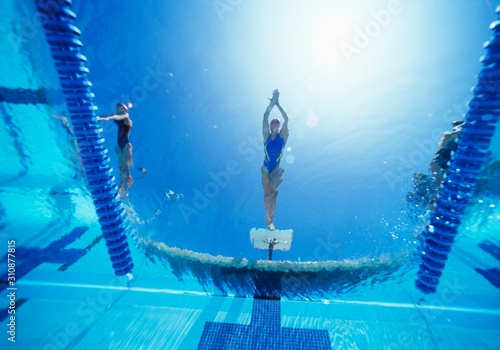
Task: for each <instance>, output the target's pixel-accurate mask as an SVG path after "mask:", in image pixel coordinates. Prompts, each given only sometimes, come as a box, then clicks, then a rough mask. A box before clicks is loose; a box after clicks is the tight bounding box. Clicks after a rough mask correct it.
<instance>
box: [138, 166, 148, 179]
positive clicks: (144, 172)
mask: <svg viewBox="0 0 500 350" xmlns="http://www.w3.org/2000/svg"><path fill="white" fill-rule="evenodd" d="M137 170H139V171H140V172H141V173H142V175H141V177H137V178H136V180H140V179H142V178H143V177H144V176H146V174H147V173H148V170H147V169H146V168H137Z"/></svg>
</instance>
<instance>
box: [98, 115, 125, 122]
mask: <svg viewBox="0 0 500 350" xmlns="http://www.w3.org/2000/svg"><path fill="white" fill-rule="evenodd" d="M124 119H129V116H128V114H111V115H103V116H101V117H97V120H98V121H100V122H105V121H108V120H124Z"/></svg>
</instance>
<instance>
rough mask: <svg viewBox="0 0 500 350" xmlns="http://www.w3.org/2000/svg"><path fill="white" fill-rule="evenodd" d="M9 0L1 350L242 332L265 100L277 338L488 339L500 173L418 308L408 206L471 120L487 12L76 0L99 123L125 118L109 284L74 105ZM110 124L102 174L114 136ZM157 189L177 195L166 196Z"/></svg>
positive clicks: (27, 15)
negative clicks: (278, 284) (277, 163)
mask: <svg viewBox="0 0 500 350" xmlns="http://www.w3.org/2000/svg"><path fill="white" fill-rule="evenodd" d="M5 3H6V4H5V5H4V7H5V11H6V13H7V15H6V16H5V19H4V21H3V23H2V25H1V26H0V30H1V33H0V34H1V35H0V38H2V45H0V56H1V57H2V61H1V63H0V88H1V90H0V92H1V94H0V96H1V99H0V114H1V116H2V121H1V122H0V126H1V127H0V136H1V138H2V140H4V142H3V143H2V144H3V146H2V167H0V186H1V187H0V230H1V231H0V242H1V246H2V247H4V248H1V249H3V250H4V251H1V250H0V253H1V254H2V256H3V254H6V253H7V249H8V243H7V242H8V241H15V246H16V249H17V276H16V277H17V282H16V283H17V284H18V291H17V292H18V295H17V298H18V299H17V304H16V316H17V328H16V330H17V337H16V343H13V342H12V341H9V340H8V333H6V332H5V330H8V326H7V325H5V327H4V328H3V329H2V334H3V335H2V338H1V341H2V349H3V348H6V349H9V348H19V349H89V348H95V349H118V348H119V349H141V348H145V349H150V348H151V349H196V348H197V346H198V344H199V343H200V339H201V338H202V332H203V329H204V327H205V325H206V324H209V323H210V322H225V323H231V324H241V325H252V324H253V323H252V321H251V320H252V316H251V315H252V299H251V298H249V297H248V295H247V293H244V292H242V290H245V288H246V285H247V282H248V281H247V280H246V278H247V277H246V276H244V277H241V276H240V275H238V274H237V273H234V272H231V270H229V273H228V270H224V268H225V267H227V266H233V267H234V266H241V265H238V264H246V263H247V262H250V264H253V263H255V261H256V260H266V259H267V251H264V250H258V249H254V248H253V246H252V244H251V242H250V240H249V231H250V229H251V228H252V227H257V228H259V227H265V225H266V223H265V221H264V208H263V201H262V195H263V194H262V188H261V184H260V166H261V163H262V160H263V150H262V144H261V134H260V133H261V125H262V120H261V118H262V115H263V113H264V111H265V108H266V107H267V103H268V100H267V98H269V97H271V94H272V91H273V90H274V89H275V88H278V89H279V90H280V93H281V95H280V103H281V104H282V106H283V107H284V108H285V109H286V111H287V112H288V114H289V116H290V122H289V128H290V138H289V140H288V143H287V150H286V152H285V154H284V156H283V161H282V166H283V168H284V169H285V174H284V181H283V183H282V185H281V186H280V189H279V196H278V214H277V217H276V222H275V224H276V227H277V228H278V229H293V230H294V236H293V242H292V246H291V249H290V250H289V251H275V252H274V256H273V258H274V260H275V261H277V262H276V264H275V265H273V266H280V267H277V269H278V270H279V269H283V271H290V270H291V271H292V272H294V271H302V272H300V273H299V272H298V275H293V274H287V275H286V278H285V279H284V280H283V281H282V282H283V283H284V285H286V286H287V290H286V291H284V294H283V295H286V297H284V298H283V299H282V301H281V327H283V328H291V329H293V330H296V329H310V330H327V331H328V336H329V340H330V345H331V347H332V348H335V349H337V348H339V349H368V348H370V349H371V348H377V349H378V348H380V349H396V348H401V347H403V346H405V347H408V348H412V349H442V348H467V349H469V348H491V349H494V348H496V347H497V346H498V343H499V342H500V327H499V326H498V325H499V324H500V323H499V321H500V320H499V318H500V310H499V308H500V293H499V290H498V288H499V285H500V283H499V282H498V278H499V277H498V276H499V274H498V269H499V267H500V266H499V256H498V247H499V245H500V241H499V239H498V236H497V234H498V232H499V230H500V211H499V210H500V209H499V208H500V200H499V196H500V195H499V192H498V187H496V186H497V184H498V178H499V176H500V174H499V173H498V167H497V168H490V170H491V169H493V170H492V171H489V172H487V173H485V175H484V181H485V184H486V185H485V186H484V188H483V190H482V191H480V192H479V193H478V194H477V196H476V197H474V198H473V200H471V204H470V206H469V208H468V210H467V213H466V217H465V219H464V222H463V224H462V226H461V229H460V231H459V234H458V236H457V239H456V243H455V245H454V247H453V250H452V253H451V255H450V258H449V260H448V262H447V265H446V268H445V270H444V273H443V277H442V280H441V283H440V285H439V286H438V291H437V293H436V294H433V295H429V296H426V295H424V294H422V293H421V292H419V291H417V290H416V289H415V287H414V281H415V278H416V271H417V269H418V263H419V255H418V249H419V248H420V245H419V240H418V238H417V236H418V235H419V233H420V232H422V230H423V229H424V227H425V224H426V218H428V217H427V216H426V215H428V213H425V210H422V209H421V208H415V207H413V206H412V205H411V204H409V203H407V201H406V195H407V193H408V192H409V191H411V190H412V177H413V174H414V173H416V172H424V173H425V172H427V168H428V165H429V162H430V160H431V159H432V158H433V156H434V152H435V151H436V148H437V143H438V141H439V139H440V137H441V135H442V133H443V132H444V131H445V130H448V129H449V128H450V123H451V121H453V120H456V119H461V118H464V116H465V113H466V112H467V101H468V100H469V99H470V98H471V96H472V94H471V88H472V87H473V86H474V85H475V83H476V80H475V76H476V75H477V74H478V73H479V71H480V70H481V65H480V63H479V58H480V57H481V56H482V55H483V54H484V49H483V47H482V44H483V42H485V41H486V40H488V39H489V38H490V37H491V31H490V30H489V28H488V27H489V24H490V23H491V22H492V21H494V20H496V18H497V17H496V15H495V11H494V9H495V6H497V5H498V4H500V2H498V1H475V2H472V1H471V2H466V1H447V2H439V3H436V2H432V1H423V0H422V1H411V2H408V1H370V2H368V1H362V0H357V1H337V2H329V1H315V2H312V3H311V2H305V1H287V2H284V1H278V0H276V1H274V0H273V1H266V2H264V1H252V2H251V1H229V0H227V1H226V0H221V1H204V2H200V1H187V2H182V3H176V2H171V1H169V2H160V1H157V2H153V3H150V4H147V5H144V4H141V3H139V2H136V3H123V2H118V1H108V2H88V1H87V2H75V4H73V6H72V8H73V11H74V12H75V13H76V14H77V17H78V18H77V21H76V24H77V26H78V27H79V29H80V30H81V32H82V37H81V40H82V42H83V43H84V47H83V49H82V53H83V54H84V55H86V56H87V59H88V61H87V67H88V68H89V69H90V76H89V79H90V80H91V81H92V83H93V87H92V91H93V92H94V93H95V99H94V103H95V105H96V106H98V108H99V110H98V114H110V113H112V112H113V111H114V105H115V103H116V102H117V101H123V102H128V103H131V104H132V106H133V107H132V108H131V110H130V115H131V118H132V119H133V121H134V126H133V128H132V133H131V142H132V144H133V147H134V164H135V168H134V170H133V176H134V178H135V183H134V185H133V186H132V188H131V190H130V193H129V196H130V197H129V198H130V200H129V202H126V203H124V205H126V207H127V212H128V220H129V227H130V229H129V244H130V249H131V251H132V258H133V260H134V264H135V268H134V271H133V275H134V278H133V279H132V281H128V280H127V278H126V277H114V275H113V271H112V268H111V264H110V262H109V256H108V255H107V252H106V247H105V245H104V241H103V240H102V239H101V238H102V236H101V233H100V227H99V225H98V223H97V217H96V214H95V210H94V207H93V204H92V200H91V197H90V194H89V192H88V190H87V189H86V185H85V178H84V174H83V173H82V171H81V169H80V168H79V165H78V157H77V156H76V155H75V151H74V148H73V144H72V140H71V137H70V135H68V134H67V132H66V130H65V129H64V127H63V126H62V124H61V123H60V122H59V121H57V120H55V119H53V118H52V117H51V115H52V114H58V115H61V114H63V113H64V112H65V111H66V110H67V108H66V106H65V104H64V99H63V96H62V93H61V88H60V86H59V82H58V77H57V74H56V71H55V69H54V64H53V61H52V58H51V57H50V52H49V49H48V46H47V43H46V40H45V37H44V33H43V28H41V27H40V24H39V22H38V21H37V17H36V16H35V11H36V10H35V7H34V4H32V3H31V2H23V3H19V2H15V1H10V0H9V1H6V2H5ZM20 89H22V90H20ZM36 91H42V92H43V93H42V94H36V93H34V92H36ZM272 116H279V113H278V111H276V110H273V112H272ZM102 126H103V129H104V130H103V136H104V137H105V140H106V141H105V143H106V146H107V147H108V149H109V150H110V157H111V161H112V165H113V166H115V165H116V161H117V160H116V156H115V154H114V152H113V148H114V145H115V141H116V139H115V137H116V127H115V126H114V124H113V123H106V124H103V125H102ZM499 139H500V137H499V136H498V131H497V133H496V135H495V136H494V138H493V141H492V145H491V147H490V152H491V158H490V159H489V163H488V164H489V165H491V164H495V161H500V155H499V153H498V150H499V149H500V148H499V146H500V140H499ZM140 167H142V168H146V169H147V174H145V175H144V174H142V173H141V172H140V171H139V170H137V168H140ZM229 173H231V174H229ZM114 174H115V175H117V173H116V170H115V172H114ZM168 189H172V190H174V191H175V192H178V193H182V194H183V197H182V198H181V200H180V201H178V202H176V203H172V204H168V203H165V202H164V195H165V192H166V191H167V190H168ZM50 244H52V246H51V245H50ZM51 247H52V248H51ZM54 247H56V248H54ZM174 247H175V248H179V249H182V250H184V252H186V251H187V252H188V253H185V254H187V255H188V258H183V257H182V254H183V253H181V254H180V255H181V257H179V256H178V255H179V254H177V253H178V252H179V251H177V250H176V251H174V253H172V250H169V249H172V248H174ZM190 252H197V253H200V254H208V255H197V256H196V255H194V254H192V253H190ZM169 254H170V255H169ZM219 255H220V256H223V257H224V258H222V257H219ZM193 256H195V258H193ZM233 258H234V259H233ZM6 259H7V257H5V259H4V261H2V263H1V264H0V269H1V270H0V274H1V275H4V273H6V271H7V264H6V261H7V260H6ZM169 259H170V260H169ZM192 260H194V261H195V263H191V262H192ZM198 261H202V263H201V265H199V266H198V265H196V266H195V264H196V263H197V262H198ZM304 262H310V263H311V264H310V265H304V264H303V263H304ZM212 263H213V264H214V265H217V264H219V265H220V266H222V268H221V267H220V266H219V267H218V268H211V267H210V268H209V266H211V264H212ZM262 263H265V261H264V262H262ZM279 264H282V265H279ZM287 264H288V265H287ZM321 264H324V265H321ZM304 266H306V267H304ZM266 268H267V267H266ZM266 268H264V270H265V269H266ZM210 269H211V270H210ZM271 269H273V267H271ZM300 269H303V270H306V271H311V270H313V271H315V274H314V276H312V275H307V274H306V273H304V272H303V270H300ZM207 271H211V273H212V274H211V275H210V273H207ZM485 271H490V273H485ZM491 271H493V272H491ZM495 271H496V273H495ZM341 272H342V273H341ZM332 276H333V277H332ZM216 281H222V282H221V283H222V284H223V285H219V286H217V284H216ZM214 283H215V285H214ZM238 286H239V287H241V288H240V289H239V288H238ZM2 290H3V291H2V293H3V294H4V296H5V297H4V298H2V299H3V300H2V304H0V306H1V308H2V315H1V317H4V318H3V320H2V324H4V323H5V324H7V322H8V321H9V319H8V317H7V314H6V313H7V311H8V309H6V308H8V306H9V304H8V302H9V300H8V297H7V296H8V292H7V290H5V288H4V289H2ZM285 292H287V293H288V294H287V293H285ZM235 295H236V296H239V297H234V296H235ZM241 296H246V298H242V297H241ZM254 306H255V305H254ZM264 328H265V327H264ZM234 339H236V338H234ZM227 344H230V345H227V347H225V348H228V349H233V348H238V345H235V344H237V342H236V343H235V342H233V343H231V342H229V343H227ZM231 344H232V345H231ZM220 348H221V349H222V348H224V347H222V345H221V347H220Z"/></svg>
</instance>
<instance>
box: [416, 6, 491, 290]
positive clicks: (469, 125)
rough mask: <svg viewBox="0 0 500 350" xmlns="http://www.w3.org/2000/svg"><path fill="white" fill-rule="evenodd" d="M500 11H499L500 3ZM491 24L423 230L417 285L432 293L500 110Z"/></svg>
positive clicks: (420, 288) (475, 182) (473, 186)
mask: <svg viewBox="0 0 500 350" xmlns="http://www.w3.org/2000/svg"><path fill="white" fill-rule="evenodd" d="M496 13H497V15H499V13H500V6H499V7H497V9H496ZM490 29H491V30H492V31H493V37H492V38H491V39H490V40H489V41H487V42H486V43H485V44H484V48H485V49H486V55H484V56H483V57H481V59H480V62H481V63H482V66H483V68H482V70H481V72H480V73H479V75H478V77H477V85H476V86H475V88H474V90H473V91H474V97H473V98H472V100H471V101H470V103H469V110H468V112H467V114H466V116H465V125H463V127H462V132H461V135H460V137H459V139H458V145H457V149H456V151H455V152H454V154H453V156H452V159H451V162H450V168H449V171H448V173H447V174H446V177H445V180H444V182H443V184H442V186H441V188H440V192H439V196H438V200H437V202H436V206H435V210H434V212H433V213H432V215H431V218H430V222H429V225H427V227H426V228H425V229H424V231H423V233H422V235H423V237H424V246H423V250H422V253H421V258H422V259H421V263H420V266H419V271H418V275H417V279H416V281H415V286H416V288H417V289H419V290H420V291H422V292H424V293H426V294H430V293H435V292H436V287H437V285H438V283H439V279H440V277H441V274H442V271H443V269H444V267H445V263H446V260H447V259H448V254H449V253H450V250H451V246H452V245H453V242H454V239H455V236H456V234H457V232H458V228H459V226H460V222H461V220H462V216H463V215H464V212H465V209H466V208H467V206H468V202H469V199H470V198H471V197H472V195H473V194H474V189H475V187H476V184H477V177H478V175H479V173H480V171H481V168H482V166H483V162H484V160H485V158H486V156H487V149H488V148H489V146H490V143H491V139H492V137H493V135H494V133H495V125H496V123H497V122H498V119H499V115H500V21H495V22H493V23H492V24H491V25H490Z"/></svg>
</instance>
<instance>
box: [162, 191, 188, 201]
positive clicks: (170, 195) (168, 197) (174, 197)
mask: <svg viewBox="0 0 500 350" xmlns="http://www.w3.org/2000/svg"><path fill="white" fill-rule="evenodd" d="M182 197H184V195H183V194H182V193H175V192H174V191H172V190H171V189H169V190H168V191H167V192H165V197H164V201H165V203H175V202H177V201H178V200H179V199H181V198H182Z"/></svg>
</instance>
